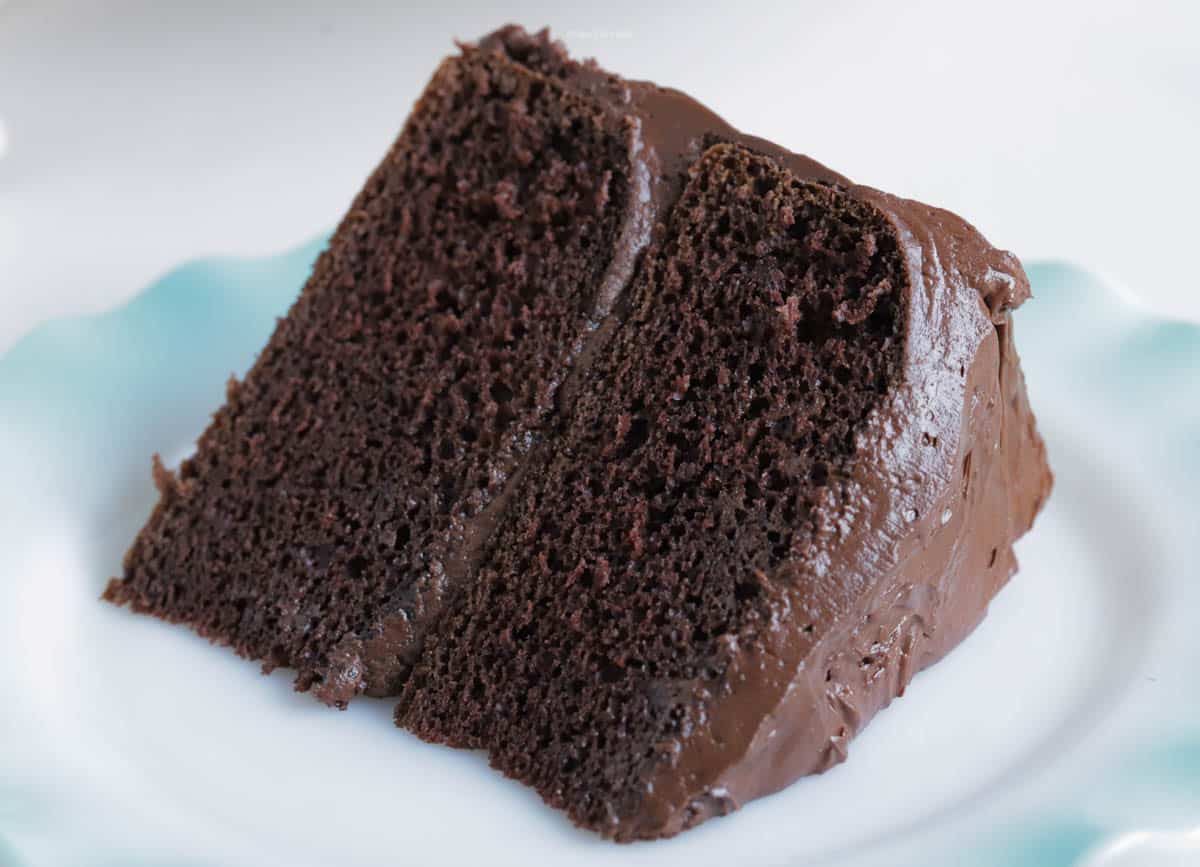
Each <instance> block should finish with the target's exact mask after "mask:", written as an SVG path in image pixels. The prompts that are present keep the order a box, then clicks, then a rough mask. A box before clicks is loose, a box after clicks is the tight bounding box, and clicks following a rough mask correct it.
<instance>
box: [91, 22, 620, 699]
mask: <svg viewBox="0 0 1200 867" xmlns="http://www.w3.org/2000/svg"><path fill="white" fill-rule="evenodd" d="M575 68H577V67H576V65H575V64H573V63H571V62H570V61H568V60H567V59H566V57H565V55H564V54H563V53H562V52H561V50H559V49H557V48H556V47H555V46H554V45H553V44H552V43H550V42H548V41H547V40H545V39H541V40H538V39H536V38H533V37H528V36H524V35H523V34H516V33H509V34H508V38H495V39H492V40H489V42H488V44H487V45H486V46H480V47H478V48H474V47H466V48H464V51H463V54H462V55H461V56H459V57H454V58H450V59H448V60H447V61H445V62H444V63H443V65H442V66H441V67H440V69H439V70H438V72H437V73H436V75H435V76H434V78H433V80H432V82H431V83H430V84H429V86H428V88H427V89H426V91H425V93H424V95H423V96H422V97H421V99H420V101H419V102H418V104H417V106H416V108H415V109H414V111H413V114H412V115H411V117H410V118H409V120H408V122H407V124H406V126H405V128H404V130H403V132H402V134H401V135H400V137H399V139H398V141H397V143H396V144H395V146H394V147H393V148H392V150H391V151H390V153H388V155H387V157H386V158H385V160H384V161H383V163H382V164H381V165H380V166H379V168H378V169H377V170H376V171H375V173H374V174H373V175H372V176H371V178H370V180H369V181H368V182H367V184H366V186H365V188H364V189H363V191H362V192H361V194H360V195H359V196H358V198H357V200H356V201H355V202H354V205H353V207H352V208H351V210H350V212H349V214H348V215H347V216H346V218H345V219H344V221H343V222H342V224H341V225H340V226H339V228H338V230H337V232H336V234H335V235H334V237H333V239H332V241H331V242H330V245H329V247H328V249H327V250H326V251H325V252H324V253H323V254H322V256H321V257H320V259H319V261H318V263H317V265H316V267H315V271H314V273H313V275H312V278H311V279H310V280H309V282H308V284H307V286H306V287H305V288H304V291H303V293H302V295H301V297H300V299H299V301H298V302H297V304H296V305H295V306H294V308H293V309H292V310H291V311H290V312H289V314H288V315H287V317H286V318H284V319H283V320H281V321H280V322H279V324H278V327H277V329H276V331H275V334H274V336H273V337H272V338H271V340H270V342H269V344H268V345H267V346H266V348H265V349H264V350H263V352H262V353H261V355H260V357H259V359H258V361H257V363H256V364H255V365H254V367H253V369H252V370H251V371H250V373H249V374H248V375H247V377H246V378H245V381H244V382H242V383H240V384H238V383H232V384H231V386H230V389H229V394H228V402H227V404H226V405H225V406H224V407H223V408H222V409H221V410H220V411H219V412H218V413H217V414H216V416H215V417H214V419H213V422H212V424H211V426H210V427H209V429H208V430H207V431H206V432H205V433H204V435H203V437H202V438H201V439H200V442H199V446H198V450H197V452H196V454H195V456H194V457H192V458H190V459H188V460H187V461H185V462H184V464H183V466H182V468H181V470H180V472H179V474H178V478H177V479H174V478H170V477H166V476H162V475H160V480H161V482H162V484H161V485H160V487H162V489H163V497H162V501H161V504H160V505H159V506H158V508H157V509H156V511H155V512H154V515H153V517H152V518H151V520H150V522H149V523H148V525H147V526H146V528H145V529H144V530H143V532H142V533H141V535H140V536H139V537H138V538H137V540H136V542H135V543H134V545H133V547H132V549H131V550H130V552H129V554H128V557H127V559H126V563H125V568H124V574H123V576H122V578H121V579H120V580H114V581H113V582H112V583H111V584H110V586H109V588H108V590H107V592H106V597H107V598H108V599H110V600H111V601H114V602H117V603H122V604H129V605H130V606H132V607H133V608H134V609H135V610H138V611H144V612H149V613H151V614H155V615H158V616H160V617H164V618H166V619H168V620H172V621H178V622H183V623H187V624H190V625H191V626H193V627H194V628H196V629H197V630H198V631H199V632H201V633H202V634H203V635H205V636H208V637H209V638H211V639H213V640H215V641H218V642H221V643H225V644H229V645H232V646H233V647H234V648H235V649H236V650H237V651H238V652H239V653H241V654H243V655H245V656H247V657H251V658H254V659H261V660H263V661H264V663H265V665H266V666H267V667H268V668H271V667H275V666H290V667H293V668H295V669H296V670H297V672H298V676H297V686H298V688H300V689H309V688H311V689H313V690H314V692H315V693H316V695H317V696H318V697H320V698H321V699H322V700H324V701H326V702H329V703H333V704H338V705H344V703H345V702H346V701H347V700H349V699H350V698H352V697H353V696H354V695H356V694H358V693H360V692H363V691H365V692H368V693H370V694H373V695H388V694H395V693H396V692H397V690H398V689H399V686H400V684H401V683H402V682H403V679H404V676H405V674H406V672H407V670H408V668H409V666H410V665H411V663H412V660H413V658H414V656H415V654H416V653H417V652H418V651H419V648H420V642H421V637H422V634H423V632H424V630H425V628H426V626H427V624H428V623H429V622H430V620H431V619H432V617H433V616H434V615H435V613H436V611H437V609H438V608H439V607H440V605H441V604H442V601H443V598H444V597H445V595H446V594H447V593H448V592H449V591H450V589H451V588H452V587H453V584H454V582H456V581H458V580H460V579H461V578H462V577H463V576H465V575H466V574H467V573H468V571H469V570H470V568H471V567H472V566H473V561H474V558H475V557H476V556H477V553H478V550H479V548H480V547H481V546H482V545H483V543H484V542H485V540H486V535H487V531H488V528H489V520H488V514H487V510H488V509H489V507H492V508H493V509H495V508H496V503H497V501H498V499H501V498H502V495H503V492H504V490H505V488H506V485H507V484H508V483H509V482H510V480H511V478H512V477H513V476H514V474H516V473H517V472H518V471H519V468H520V467H521V466H522V464H523V462H524V461H525V460H526V458H527V456H528V454H529V451H530V448H531V445H532V444H534V443H536V442H537V441H538V440H539V439H540V438H542V437H543V436H544V434H545V432H546V431H547V430H548V429H549V428H550V427H552V425H553V417H554V414H555V412H556V397H557V395H556V392H557V389H558V386H559V384H560V383H561V382H562V380H563V378H564V376H565V375H566V373H567V371H568V370H569V369H570V368H571V366H572V362H573V360H574V358H575V356H576V355H578V353H579V352H580V348H581V346H582V345H584V344H585V343H586V342H587V340H589V339H590V337H591V335H592V334H593V332H594V331H595V326H596V320H597V318H602V317H603V315H604V313H605V310H604V309H601V308H602V307H603V306H604V305H611V301H612V299H611V298H607V299H598V295H599V294H600V292H601V289H602V288H603V285H604V281H605V275H606V271H607V269H609V266H610V264H611V260H612V258H613V251H614V249H616V247H617V246H618V240H619V236H620V233H621V231H622V224H623V222H624V221H625V219H626V217H625V206H626V200H627V199H628V197H629V190H630V182H631V179H630V176H629V151H630V147H631V130H630V129H629V128H628V126H627V124H626V121H625V119H624V118H623V117H622V116H620V115H617V114H615V113H613V112H612V111H611V109H610V107H609V106H608V105H606V104H605V103H604V102H603V101H602V100H599V99H597V98H594V97H592V96H589V95H588V94H584V93H580V92H576V91H573V90H572V89H571V88H569V87H567V86H565V85H564V84H563V81H562V80H561V79H563V78H564V77H566V76H567V75H568V73H569V72H570V71H571V70H572V69H575ZM610 282H611V281H610ZM606 291H609V292H610V294H611V290H606Z"/></svg>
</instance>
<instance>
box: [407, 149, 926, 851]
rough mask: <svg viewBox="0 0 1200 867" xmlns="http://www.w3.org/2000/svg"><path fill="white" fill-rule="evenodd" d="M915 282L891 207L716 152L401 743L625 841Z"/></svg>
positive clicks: (741, 154)
mask: <svg viewBox="0 0 1200 867" xmlns="http://www.w3.org/2000/svg"><path fill="white" fill-rule="evenodd" d="M906 284H907V279H906V277H905V272H904V269H903V263H902V259H901V255H900V253H899V251H898V249H897V241H896V237H895V233H894V229H893V228H892V227H891V225H890V224H889V223H888V222H887V221H886V219H885V218H884V217H883V215H882V214H880V213H879V212H878V211H876V210H875V209H874V208H872V207H871V206H869V205H867V204H864V203H862V202H860V201H858V200H855V199H853V198H850V197H848V196H846V195H844V194H843V193H841V192H839V191H838V190H836V189H833V188H831V187H828V186H823V185H819V184H815V183H808V182H804V181H801V180H799V179H798V178H796V177H795V176H794V175H792V174H791V173H789V172H788V171H786V170H784V169H782V168H780V167H779V165H778V164H777V163H776V162H774V161H773V160H771V159H768V158H766V157H762V156H758V155H756V154H754V153H752V152H750V151H748V150H746V149H745V148H743V147H740V146H731V145H719V146H716V147H713V148H711V149H710V150H709V151H708V152H707V153H706V154H705V155H704V157H703V158H702V159H701V160H700V161H699V162H698V163H697V164H696V165H695V166H694V167H693V169H692V171H691V177H690V181H689V183H688V185H687V187H686V188H685V191H684V193H683V196H682V198H681V200H680V202H679V204H678V205H677V206H676V208H675V210H674V216H673V218H672V220H671V221H670V224H669V231H668V233H667V235H666V237H665V241H664V242H663V243H662V244H661V245H660V246H659V247H657V248H656V249H655V250H653V251H652V253H651V254H650V255H649V259H648V261H647V262H646V263H645V264H644V266H643V269H642V272H641V274H640V277H639V278H638V280H637V281H636V283H635V287H634V289H633V290H632V292H631V301H632V303H633V305H634V306H633V310H632V312H631V315H630V317H629V319H628V320H627V321H626V322H625V324H624V325H623V327H622V329H621V330H620V332H619V334H618V335H617V337H616V338H615V339H614V342H613V344H612V346H611V352H610V353H609V354H607V355H606V357H605V358H604V359H603V360H602V361H601V362H598V363H597V364H596V365H595V366H593V368H592V370H591V372H590V374H589V378H588V384H587V388H586V391H585V394H584V396H583V397H581V398H580V400H579V401H578V403H577V404H576V407H575V412H574V414H573V416H572V418H571V420H570V424H569V427H568V428H567V429H566V431H565V432H564V434H563V436H562V438H561V439H560V440H559V441H558V442H557V443H556V444H555V449H554V454H553V456H552V458H551V459H550V460H549V463H548V466H547V467H546V469H545V470H544V471H543V472H539V473H538V474H537V476H536V478H533V477H532V476H531V478H530V480H529V482H528V484H526V485H525V486H524V487H523V490H522V491H521V493H520V494H519V496H518V497H517V498H516V500H515V501H514V505H513V507H512V509H511V510H510V515H509V517H510V521H509V522H508V523H507V525H506V526H505V527H504V528H503V530H502V531H501V532H499V533H498V534H497V536H496V537H495V541H496V550H495V553H494V555H493V557H492V558H491V559H490V560H489V562H488V563H487V564H486V566H485V567H484V568H483V570H482V571H481V574H480V580H479V581H478V583H477V584H473V585H472V586H471V587H470V590H469V599H468V600H467V601H466V602H465V603H464V604H463V605H462V606H461V607H460V608H458V610H456V611H454V612H453V613H452V614H451V615H448V616H447V618H446V621H445V622H444V623H443V625H442V627H441V628H440V629H439V631H438V633H437V635H436V636H433V637H432V638H431V640H430V642H429V644H428V645H427V649H426V653H425V655H424V658H423V661H422V663H421V664H420V665H419V666H418V668H417V669H416V671H415V673H414V676H413V677H412V679H411V680H410V682H409V684H408V688H407V689H406V691H405V693H404V695H403V698H402V700H401V704H400V706H399V708H398V710H397V719H398V721H399V722H400V724H401V725H405V726H408V727H410V728H412V729H413V730H414V731H415V732H417V733H418V734H419V735H420V736H421V737H424V738H426V739H429V740H433V741H439V742H445V743H449V744H453V745H455V746H463V747H482V748H485V749H487V750H488V751H489V754H490V756H491V760H492V763H493V764H494V765H495V766H496V767H498V768H499V769H500V770H502V771H504V772H505V773H506V774H509V775H510V776H513V777H515V778H517V779H520V780H522V781H523V782H526V783H528V784H530V785H532V786H534V787H535V788H536V789H537V790H538V791H539V792H540V793H541V794H542V796H543V797H544V798H545V799H546V800H547V801H548V802H549V803H551V804H552V805H554V806H557V807H561V808H563V809H566V810H567V811H568V812H569V813H570V815H571V817H572V819H574V820H575V821H576V822H577V823H579V824H581V825H584V826H586V827H589V828H593V829H595V830H598V831H600V832H602V833H607V834H615V833H617V827H618V823H619V822H620V821H621V820H623V819H626V818H628V817H630V816H632V815H634V814H636V813H637V812H638V810H639V808H640V805H641V799H642V797H643V795H644V793H645V791H646V788H647V783H648V782H649V781H650V780H651V779H652V778H653V775H654V773H655V772H656V770H657V769H658V768H659V767H660V766H661V765H662V764H663V763H664V761H667V760H668V759H669V758H670V756H669V755H668V754H667V750H668V748H669V746H670V745H671V744H672V743H677V739H678V738H679V736H680V734H681V732H684V733H685V732H686V731H687V730H688V729H690V728H691V727H693V726H697V725H702V724H703V722H704V721H703V720H702V719H698V718H697V712H698V707H699V705H698V700H699V698H700V697H702V696H703V695H705V694H714V693H715V694H720V693H722V692H723V691H725V690H726V689H727V688H728V684H727V683H726V682H725V679H724V678H725V673H726V666H727V662H728V659H729V654H730V653H731V652H732V650H734V649H736V646H737V644H738V643H739V642H742V643H749V642H752V641H753V640H754V638H753V636H754V634H755V632H756V630H757V629H758V628H759V627H760V625H761V624H762V623H763V619H764V618H765V617H767V612H766V609H765V608H764V607H763V606H762V605H760V601H761V599H760V595H761V593H762V591H763V587H762V581H763V580H765V576H767V575H769V574H772V573H774V572H775V571H776V570H777V569H778V567H779V566H780V565H781V564H783V563H784V562H786V561H788V560H789V559H795V558H803V557H804V556H805V554H806V552H807V549H808V542H809V538H810V535H811V533H812V531H813V522H814V514H813V510H814V508H815V504H816V503H817V500H818V492H819V490H820V489H821V488H822V487H823V486H826V485H830V484H837V480H838V479H839V476H840V474H841V473H842V472H843V471H844V469H845V464H846V461H847V460H848V459H849V458H850V457H851V455H852V454H853V452H854V435H855V431H856V429H857V427H858V425H859V424H860V423H861V422H862V421H863V419H864V418H865V417H866V416H867V414H868V413H869V412H870V411H871V409H872V407H873V406H874V405H875V404H876V402H877V401H878V400H879V399H880V397H881V395H883V394H885V393H886V392H887V390H888V388H889V384H890V382H891V378H892V376H893V375H894V374H895V373H896V372H897V368H898V359H899V356H900V352H901V349H902V335H901V333H900V329H899V323H900V322H901V320H902V310H901V305H902V303H903V302H902V299H903V297H904V295H903V291H902V290H903V289H904V288H905V286H906ZM797 628H799V627H797Z"/></svg>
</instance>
